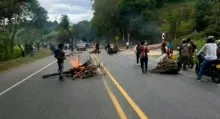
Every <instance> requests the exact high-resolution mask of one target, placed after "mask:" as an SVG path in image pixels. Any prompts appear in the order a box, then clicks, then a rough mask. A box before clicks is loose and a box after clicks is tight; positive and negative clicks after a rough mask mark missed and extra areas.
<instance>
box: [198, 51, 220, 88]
mask: <svg viewBox="0 0 220 119" xmlns="http://www.w3.org/2000/svg"><path fill="white" fill-rule="evenodd" d="M197 58H198V61H197V62H196V68H195V72H196V74H198V73H199V71H200V67H201V65H202V62H203V60H204V58H205V54H204V53H201V54H200V55H199V56H198V57H197ZM204 75H205V76H207V77H211V79H212V81H213V82H214V83H217V84H219V83H220V59H217V60H214V61H212V62H211V63H209V64H208V66H207V67H206V68H205V71H204Z"/></svg>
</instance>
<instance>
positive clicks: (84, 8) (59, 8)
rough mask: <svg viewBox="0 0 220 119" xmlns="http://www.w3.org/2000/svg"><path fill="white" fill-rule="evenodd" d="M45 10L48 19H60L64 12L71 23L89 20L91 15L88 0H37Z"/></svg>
mask: <svg viewBox="0 0 220 119" xmlns="http://www.w3.org/2000/svg"><path fill="white" fill-rule="evenodd" d="M38 1H39V2H40V4H41V6H43V7H44V8H45V9H46V10H47V11H48V16H49V20H50V21H54V20H55V19H56V18H57V20H58V21H60V16H61V15H62V14H66V15H68V16H69V19H70V22H71V23H77V22H79V21H82V20H90V19H91V18H92V16H93V11H92V10H91V7H92V5H91V2H90V0H38Z"/></svg>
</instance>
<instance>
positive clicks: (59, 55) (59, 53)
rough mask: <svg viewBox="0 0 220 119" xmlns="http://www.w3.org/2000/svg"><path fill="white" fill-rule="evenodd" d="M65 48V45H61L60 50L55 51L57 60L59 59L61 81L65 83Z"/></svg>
mask: <svg viewBox="0 0 220 119" xmlns="http://www.w3.org/2000/svg"><path fill="white" fill-rule="evenodd" d="M63 47H64V46H63V44H59V45H58V49H57V50H56V51H55V58H57V64H58V71H59V79H60V81H63V63H64V60H65V59H66V57H65V53H64V52H63Z"/></svg>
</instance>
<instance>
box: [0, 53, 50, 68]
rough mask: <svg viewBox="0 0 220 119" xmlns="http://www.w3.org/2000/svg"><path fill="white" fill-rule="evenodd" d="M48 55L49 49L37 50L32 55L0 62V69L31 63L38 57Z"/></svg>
mask: <svg viewBox="0 0 220 119" xmlns="http://www.w3.org/2000/svg"><path fill="white" fill-rule="evenodd" d="M49 55H51V51H50V50H49V49H42V50H40V51H39V52H37V53H36V54H35V55H34V56H33V57H32V56H27V57H24V58H23V57H20V58H16V59H12V60H8V61H4V62H0V71H4V70H8V69H11V68H16V67H18V66H21V65H23V64H27V63H32V62H34V61H36V60H38V59H41V58H44V57H46V56H49Z"/></svg>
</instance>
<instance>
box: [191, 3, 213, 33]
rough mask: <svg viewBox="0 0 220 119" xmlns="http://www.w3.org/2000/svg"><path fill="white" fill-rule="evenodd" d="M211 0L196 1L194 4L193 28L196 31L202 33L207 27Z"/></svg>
mask: <svg viewBox="0 0 220 119" xmlns="http://www.w3.org/2000/svg"><path fill="white" fill-rule="evenodd" d="M211 9H212V1H211V0H196V3H195V24H196V26H195V28H196V30H197V31H203V30H205V29H206V28H207V26H208V25H209V21H208V15H209V14H210V13H211Z"/></svg>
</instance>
